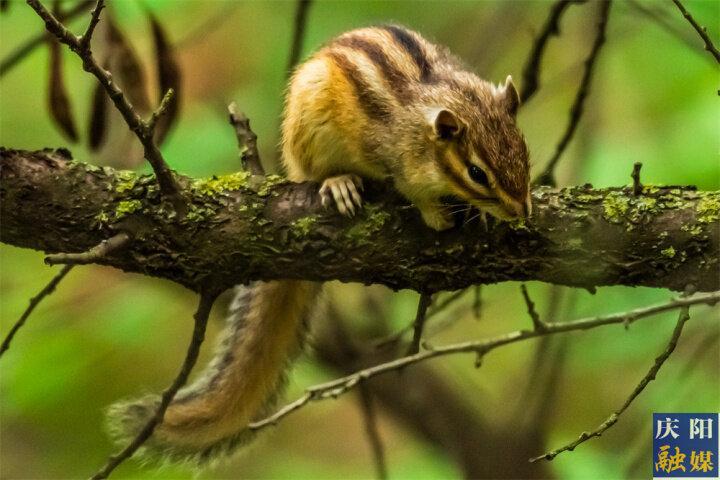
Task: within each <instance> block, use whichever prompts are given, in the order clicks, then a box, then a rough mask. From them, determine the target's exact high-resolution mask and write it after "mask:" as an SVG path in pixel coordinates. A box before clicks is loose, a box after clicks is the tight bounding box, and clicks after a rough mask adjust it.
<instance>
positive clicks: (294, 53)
mask: <svg viewBox="0 0 720 480" xmlns="http://www.w3.org/2000/svg"><path fill="white" fill-rule="evenodd" d="M310 5H312V0H297V7H296V9H295V27H294V28H293V38H292V44H291V45H290V57H289V58H288V64H287V74H288V75H290V73H291V72H292V70H293V68H295V65H297V63H298V61H299V60H300V54H301V53H302V47H303V41H304V40H305V27H306V25H307V14H308V10H310Z"/></svg>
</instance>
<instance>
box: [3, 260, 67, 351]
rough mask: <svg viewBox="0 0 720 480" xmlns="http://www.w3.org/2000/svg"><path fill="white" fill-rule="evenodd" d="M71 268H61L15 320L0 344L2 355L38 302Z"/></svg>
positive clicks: (49, 292)
mask: <svg viewBox="0 0 720 480" xmlns="http://www.w3.org/2000/svg"><path fill="white" fill-rule="evenodd" d="M70 270H72V265H65V266H64V267H63V268H62V270H60V271H59V272H58V273H57V275H55V276H54V277H53V278H52V280H50V282H49V283H48V284H47V285H45V287H44V288H43V289H42V290H40V292H39V293H38V294H37V295H35V296H34V297H32V298H31V299H30V305H28V307H27V308H26V309H25V311H24V312H23V313H22V315H20V318H19V319H18V321H17V322H15V325H13V327H12V328H11V329H10V332H9V333H8V334H7V336H6V337H5V340H3V342H2V346H0V357H2V355H3V353H5V352H6V351H7V350H8V348H10V342H12V340H13V338H14V337H15V334H16V333H17V332H18V330H20V328H22V326H23V325H25V321H26V320H27V319H28V317H29V316H30V314H31V313H32V312H33V310H35V307H37V306H38V304H39V303H40V302H41V301H42V300H43V298H45V297H47V296H48V295H50V294H51V293H53V292H54V291H55V288H57V286H58V284H59V283H60V282H61V281H62V279H63V278H65V275H67V274H68V273H69V272H70Z"/></svg>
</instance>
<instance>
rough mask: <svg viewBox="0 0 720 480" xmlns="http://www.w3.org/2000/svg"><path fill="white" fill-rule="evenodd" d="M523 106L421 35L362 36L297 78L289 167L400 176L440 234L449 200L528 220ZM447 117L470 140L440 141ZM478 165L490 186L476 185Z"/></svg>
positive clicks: (346, 39)
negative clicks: (438, 118)
mask: <svg viewBox="0 0 720 480" xmlns="http://www.w3.org/2000/svg"><path fill="white" fill-rule="evenodd" d="M516 98H517V93H516V91H515V88H514V86H513V85H512V83H511V82H509V81H508V82H507V83H506V84H505V85H504V86H495V85H492V84H490V83H489V82H487V81H485V80H482V79H481V78H479V77H477V76H476V75H474V74H472V73H470V72H467V71H465V70H463V69H462V67H461V66H460V62H459V61H458V60H457V59H455V58H454V57H453V56H452V55H451V54H449V53H448V52H447V51H446V50H445V49H443V48H441V47H438V46H436V45H433V44H432V43H430V42H428V41H427V40H425V39H424V38H422V37H421V36H420V35H419V34H417V33H416V32H412V31H410V30H407V29H404V28H402V27H399V26H394V25H391V26H384V27H374V28H364V29H360V30H353V31H351V32H348V33H345V34H343V35H341V36H339V37H338V38H337V39H335V40H333V41H331V42H329V43H328V44H327V45H326V46H325V47H324V48H322V49H321V50H320V51H318V52H317V53H316V54H315V55H314V56H313V57H311V58H310V60H308V61H307V62H306V63H305V64H303V65H301V66H300V67H299V68H298V69H297V70H296V71H295V74H294V75H293V78H292V81H291V83H290V88H289V91H288V95H287V101H286V107H285V119H284V123H283V159H284V162H285V165H286V167H287V170H288V172H289V174H290V176H291V178H292V179H294V180H306V179H310V180H316V181H322V180H324V179H325V178H327V177H328V176H332V175H339V174H357V175H360V176H364V177H370V178H382V177H386V176H391V177H392V178H393V179H394V180H395V184H396V187H397V188H398V190H399V191H400V192H401V193H403V194H404V195H405V196H406V197H407V198H408V199H409V200H411V201H412V202H414V203H415V204H416V205H417V206H418V208H419V209H420V210H421V213H422V214H423V218H424V219H425V221H426V223H428V225H430V226H431V227H433V228H437V229H441V228H447V227H448V226H449V225H448V220H447V217H446V214H445V213H444V212H443V210H442V209H441V207H439V204H440V197H443V196H446V195H457V196H459V197H461V198H462V199H464V200H466V201H468V202H470V203H474V204H475V205H476V206H478V207H479V208H481V209H483V210H486V211H488V212H489V213H491V214H493V215H496V216H499V217H502V218H507V217H516V216H524V215H526V214H527V213H528V212H527V211H526V210H527V209H528V205H529V188H528V184H529V159H528V151H527V147H526V146H525V141H524V139H523V136H522V134H521V133H520V131H519V129H518V128H517V125H516V123H515V117H514V114H515V111H516V109H517V101H515V100H516ZM440 110H447V111H449V112H451V113H452V114H453V115H454V116H455V117H456V118H457V120H458V122H459V123H461V124H462V126H463V129H462V130H463V133H462V135H460V136H458V138H455V139H452V140H451V141H444V140H440V139H438V137H437V132H434V131H433V123H432V115H433V112H436V111H440ZM471 164H474V165H476V166H478V168H482V169H483V170H484V171H485V173H486V175H487V177H488V178H489V182H490V183H489V185H480V184H478V183H477V182H475V181H473V180H472V178H471V177H470V176H469V173H468V167H469V166H470V165H471ZM488 199H490V200H488Z"/></svg>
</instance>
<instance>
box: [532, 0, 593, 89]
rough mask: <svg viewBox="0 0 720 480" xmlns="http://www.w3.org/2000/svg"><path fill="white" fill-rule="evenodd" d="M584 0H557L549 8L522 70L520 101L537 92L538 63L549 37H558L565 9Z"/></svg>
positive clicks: (538, 82) (540, 60)
mask: <svg viewBox="0 0 720 480" xmlns="http://www.w3.org/2000/svg"><path fill="white" fill-rule="evenodd" d="M584 2H585V0H557V1H556V2H555V3H554V4H553V6H552V7H551V8H550V13H549V15H548V18H547V20H545V24H544V25H543V27H542V29H541V30H540V33H539V34H538V35H537V36H536V37H535V41H534V42H533V47H532V49H531V50H530V56H529V57H528V59H527V62H526V63H525V68H523V73H522V78H523V88H522V91H521V93H520V101H521V102H522V103H525V102H527V101H528V100H529V99H530V97H532V96H533V95H534V94H535V92H536V91H537V89H538V87H539V85H540V80H539V78H540V63H541V62H542V57H543V55H544V54H545V47H547V44H548V41H549V40H550V37H551V36H553V35H554V36H557V35H560V19H561V18H562V16H563V13H565V10H566V9H567V7H569V6H570V5H572V4H573V3H584Z"/></svg>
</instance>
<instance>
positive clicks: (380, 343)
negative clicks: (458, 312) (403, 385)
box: [372, 289, 466, 348]
mask: <svg viewBox="0 0 720 480" xmlns="http://www.w3.org/2000/svg"><path fill="white" fill-rule="evenodd" d="M465 291H466V289H461V290H457V291H455V292H453V293H451V294H450V295H448V296H446V297H445V298H443V300H442V302H438V303H437V304H436V305H431V306H430V307H429V308H428V312H427V315H426V317H427V318H426V319H425V326H428V322H429V320H430V319H431V318H433V317H434V316H435V315H437V314H438V313H440V312H442V311H443V310H445V309H446V308H447V307H449V306H450V305H451V304H453V303H455V302H456V301H457V300H459V299H460V298H461V297H462V296H463V294H465ZM414 326H415V322H412V323H409V324H408V325H407V326H405V327H403V328H401V329H400V330H398V331H396V332H395V333H391V334H390V335H387V336H385V337H382V338H379V339H377V340H375V341H373V342H372V345H373V346H374V347H375V348H383V347H386V346H387V345H390V344H395V343H397V342H399V341H400V340H401V339H402V337H403V336H404V335H405V334H406V333H408V332H410V331H411V330H413V327H414Z"/></svg>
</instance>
